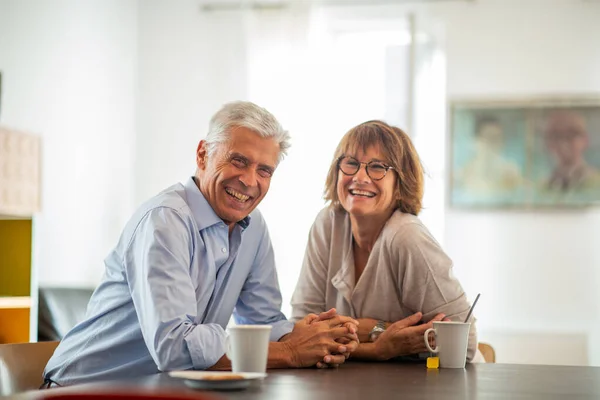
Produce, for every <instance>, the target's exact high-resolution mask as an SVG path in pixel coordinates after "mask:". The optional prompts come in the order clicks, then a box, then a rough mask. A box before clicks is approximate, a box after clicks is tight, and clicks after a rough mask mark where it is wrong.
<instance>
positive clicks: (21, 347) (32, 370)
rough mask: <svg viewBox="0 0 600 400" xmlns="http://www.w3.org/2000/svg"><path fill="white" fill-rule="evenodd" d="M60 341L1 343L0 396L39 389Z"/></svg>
mask: <svg viewBox="0 0 600 400" xmlns="http://www.w3.org/2000/svg"><path fill="white" fill-rule="evenodd" d="M58 343H59V342H38V343H17V344H1V345H0V396H10V395H12V394H15V393H19V392H23V391H26V390H32V389H39V387H40V386H41V385H42V383H43V381H44V380H43V378H42V374H43V372H44V368H45V367H46V364H47V363H48V360H49V359H50V357H52V354H54V350H55V349H56V346H58Z"/></svg>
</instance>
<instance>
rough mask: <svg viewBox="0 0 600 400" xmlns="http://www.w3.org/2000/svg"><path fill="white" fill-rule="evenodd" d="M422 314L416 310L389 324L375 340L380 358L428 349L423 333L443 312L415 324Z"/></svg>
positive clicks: (439, 318)
mask: <svg viewBox="0 0 600 400" xmlns="http://www.w3.org/2000/svg"><path fill="white" fill-rule="evenodd" d="M421 317H423V314H422V313H420V312H418V313H416V314H413V315H411V316H410V317H406V318H404V319H401V320H400V321H398V322H394V323H393V324H391V325H390V326H389V327H388V328H387V329H386V330H385V332H383V333H382V334H381V335H380V336H379V338H378V339H377V340H376V341H375V347H376V351H377V354H378V356H379V358H380V359H381V360H389V359H390V358H394V357H399V356H405V355H409V354H416V353H422V352H426V351H428V350H427V348H426V347H425V340H424V338H423V334H424V333H425V331H426V330H427V329H429V328H432V327H433V322H434V321H442V320H444V318H445V315H444V314H438V315H436V316H435V317H433V318H432V319H431V321H429V322H428V323H426V324H422V325H417V324H418V323H419V321H421Z"/></svg>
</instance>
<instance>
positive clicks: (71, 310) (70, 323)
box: [38, 287, 94, 342]
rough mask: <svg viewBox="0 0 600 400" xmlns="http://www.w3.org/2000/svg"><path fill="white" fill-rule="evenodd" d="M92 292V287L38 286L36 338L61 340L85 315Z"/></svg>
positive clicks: (42, 340) (40, 339)
mask: <svg viewBox="0 0 600 400" xmlns="http://www.w3.org/2000/svg"><path fill="white" fill-rule="evenodd" d="M93 292H94V289H93V288H58V287H43V288H40V290H39V309H38V340H39V341H40V342H44V341H60V340H62V338H63V337H64V336H65V334H66V333H67V332H68V331H69V330H70V329H71V328H73V327H74V326H75V325H77V324H78V323H79V322H81V321H82V320H83V318H84V317H85V311H86V309H87V305H88V302H89V301H90V297H91V296H92V293H93Z"/></svg>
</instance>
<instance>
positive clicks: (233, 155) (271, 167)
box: [229, 152, 275, 172]
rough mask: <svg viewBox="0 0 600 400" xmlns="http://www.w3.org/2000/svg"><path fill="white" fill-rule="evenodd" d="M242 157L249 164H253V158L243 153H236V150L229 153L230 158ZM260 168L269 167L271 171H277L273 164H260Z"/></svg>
mask: <svg viewBox="0 0 600 400" xmlns="http://www.w3.org/2000/svg"><path fill="white" fill-rule="evenodd" d="M234 157H236V158H241V159H243V160H244V161H246V162H247V163H248V164H253V161H252V160H251V159H249V158H248V157H246V156H245V155H243V154H241V153H236V152H232V153H229V158H230V159H231V158H234ZM258 167H259V168H264V169H268V170H269V171H271V172H273V171H275V167H274V166H273V165H268V164H258Z"/></svg>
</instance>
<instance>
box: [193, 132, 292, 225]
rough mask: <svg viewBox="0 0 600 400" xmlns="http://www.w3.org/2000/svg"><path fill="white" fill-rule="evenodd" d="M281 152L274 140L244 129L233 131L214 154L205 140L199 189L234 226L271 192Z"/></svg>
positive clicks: (199, 160) (200, 147)
mask: <svg viewBox="0 0 600 400" xmlns="http://www.w3.org/2000/svg"><path fill="white" fill-rule="evenodd" d="M279 150H280V149H279V144H278V143H277V142H276V141H275V140H274V139H273V138H263V137H261V136H259V135H258V134H257V133H255V132H254V131H252V130H250V129H248V128H244V127H235V128H233V129H232V130H231V132H230V133H229V140H227V141H226V142H224V143H222V144H219V145H217V147H216V148H215V150H214V152H213V153H212V154H210V155H208V153H207V146H206V142H205V141H204V140H203V141H201V142H200V144H199V145H198V150H197V152H196V163H197V166H198V170H197V172H196V178H197V183H198V187H199V188H200V191H201V192H202V194H203V195H204V197H205V198H206V200H207V201H208V203H209V204H210V205H211V207H212V209H213V210H214V211H215V213H216V214H217V215H218V216H219V218H221V219H222V220H223V221H224V222H225V223H226V224H228V225H229V226H230V227H231V226H232V225H233V224H235V223H236V222H238V221H241V220H242V219H244V218H246V217H247V216H248V215H249V214H250V213H251V212H252V211H253V210H254V209H255V208H256V206H258V204H259V203H260V202H261V201H262V199H263V198H264V197H265V195H266V194H267V192H268V191H269V186H270V185H271V176H272V175H273V172H274V171H275V168H276V166H277V162H278V159H279Z"/></svg>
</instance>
